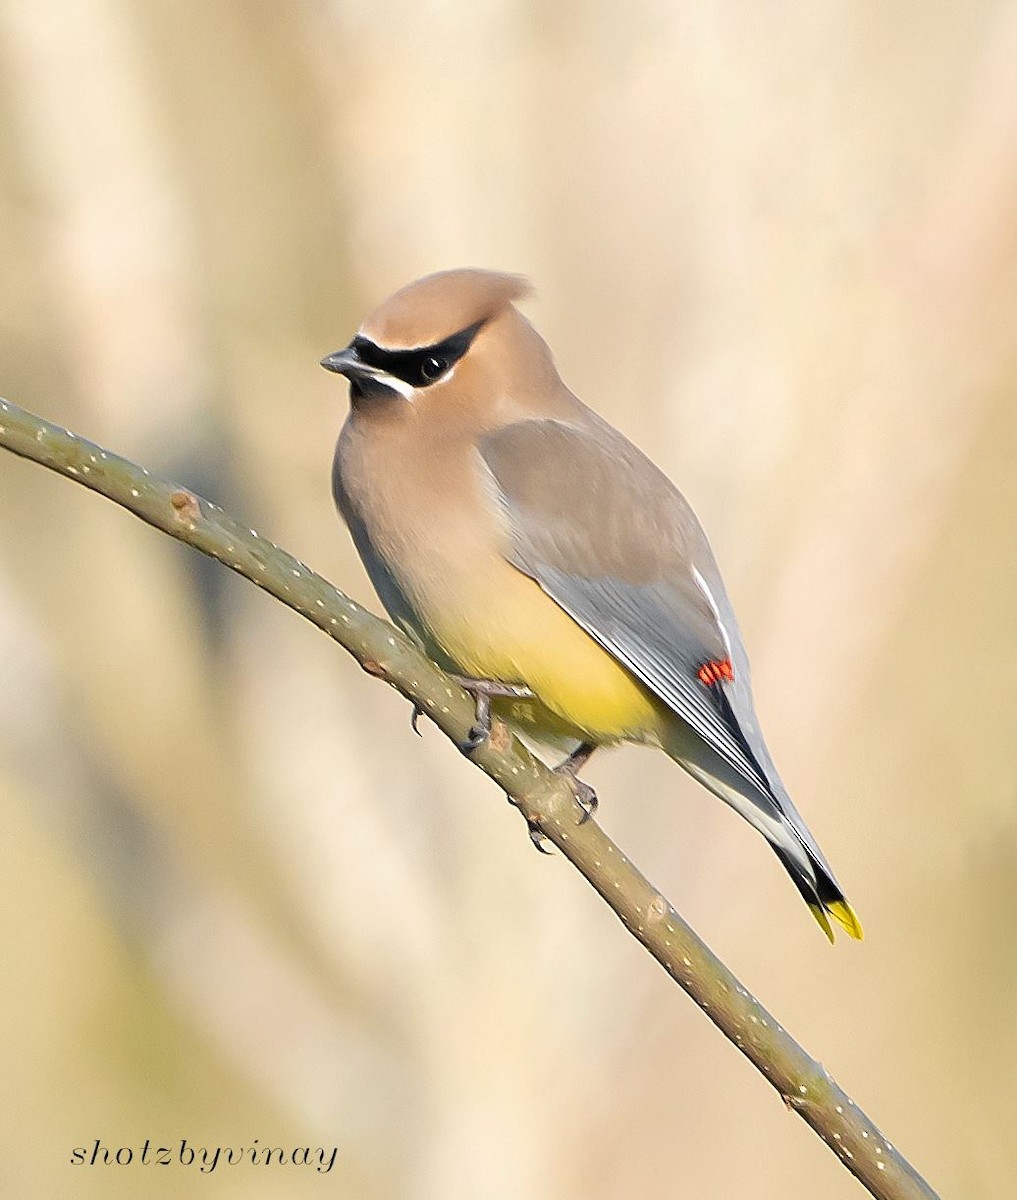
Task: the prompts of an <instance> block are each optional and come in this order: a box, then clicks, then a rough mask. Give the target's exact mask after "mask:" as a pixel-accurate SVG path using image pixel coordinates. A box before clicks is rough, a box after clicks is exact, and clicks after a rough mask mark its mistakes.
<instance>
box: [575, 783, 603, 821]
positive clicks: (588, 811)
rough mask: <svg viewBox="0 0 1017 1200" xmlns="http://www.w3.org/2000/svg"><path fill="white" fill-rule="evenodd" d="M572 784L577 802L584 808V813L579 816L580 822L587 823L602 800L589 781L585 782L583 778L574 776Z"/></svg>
mask: <svg viewBox="0 0 1017 1200" xmlns="http://www.w3.org/2000/svg"><path fill="white" fill-rule="evenodd" d="M572 786H573V787H574V788H575V792H576V803H577V804H578V805H579V807H580V808H581V809H582V813H583V815H582V816H581V817H580V818H579V824H580V825H585V824H586V822H587V821H588V820H589V819H590V817H592V816H593V814H594V813H595V812H596V811H597V808H598V806H599V805H600V801H599V800H598V799H597V793H596V792H595V791H594V790H593V788H591V787H590V785H589V784H588V783H583V781H582V780H581V779H576V778H573V780H572Z"/></svg>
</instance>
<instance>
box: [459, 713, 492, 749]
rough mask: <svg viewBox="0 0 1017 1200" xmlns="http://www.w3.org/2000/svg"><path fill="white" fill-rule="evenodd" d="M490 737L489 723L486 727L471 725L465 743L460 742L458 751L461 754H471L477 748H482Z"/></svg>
mask: <svg viewBox="0 0 1017 1200" xmlns="http://www.w3.org/2000/svg"><path fill="white" fill-rule="evenodd" d="M490 736H491V722H490V720H489V721H488V722H487V724H486V725H479V724H477V725H471V726H470V729H469V732H468V733H467V735H466V741H464V742H460V744H459V749H460V750H461V751H462V752H463V754H472V753H473V751H474V750H476V749H477V748H478V747H479V746H482V745H483V744H484V743H485V742H486V741H487V739H488V738H489V737H490Z"/></svg>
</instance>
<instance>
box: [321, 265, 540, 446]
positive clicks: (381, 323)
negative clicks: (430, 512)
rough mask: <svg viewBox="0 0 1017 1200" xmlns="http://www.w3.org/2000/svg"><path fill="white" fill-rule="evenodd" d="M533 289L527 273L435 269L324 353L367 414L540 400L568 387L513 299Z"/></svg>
mask: <svg viewBox="0 0 1017 1200" xmlns="http://www.w3.org/2000/svg"><path fill="white" fill-rule="evenodd" d="M529 290H530V288H529V285H528V284H527V282H526V281H525V280H524V279H522V278H521V277H520V276H518V275H506V274H502V273H500V272H498V271H482V270H474V269H461V270H454V271H441V272H439V273H438V274H436V275H427V276H425V277H424V278H423V279H418V280H416V281H415V282H414V283H410V284H407V285H406V286H405V287H403V288H400V289H399V291H398V292H395V293H394V294H393V295H392V296H389V298H388V299H387V300H385V301H384V302H383V303H382V304H381V305H379V306H378V308H376V309H375V310H374V312H372V313H371V315H370V316H369V317H368V318H367V320H366V321H364V323H363V324H362V325H361V327H360V329H359V331H358V332H357V335H356V336H355V337H354V339H353V340H352V341H351V342H350V344H349V345H348V346H347V347H345V349H343V350H337V351H335V353H334V354H329V355H328V356H327V357H326V358H323V359H322V360H321V365H322V366H323V367H325V369H326V370H329V371H336V372H337V373H339V374H340V375H345V376H346V378H347V379H349V381H350V400H351V403H352V404H353V406H354V408H355V409H357V410H362V411H364V412H365V413H366V412H367V411H368V410H371V409H374V408H375V407H376V406H377V404H378V403H381V404H382V405H383V406H384V407H386V408H388V407H389V406H390V405H391V404H400V403H407V402H408V403H410V404H412V405H414V407H415V408H418V409H419V408H426V409H429V410H432V411H439V410H444V411H451V410H452V409H461V408H462V407H463V406H466V407H467V408H469V409H470V410H472V411H473V412H474V413H475V414H476V415H477V416H478V417H480V418H481V423H485V421H484V417H485V416H487V417H490V416H494V415H495V414H494V412H493V411H486V412H485V410H491V409H493V408H498V407H500V401H501V400H504V399H505V397H506V396H511V397H512V404H513V407H517V406H518V404H519V403H520V402H522V403H523V404H524V405H526V404H527V403H528V402H529V403H531V404H536V406H537V407H539V400H540V398H541V396H542V395H551V396H553V395H554V394H555V393H556V392H557V391H558V390H559V389H561V388H562V385H561V383H560V380H559V379H558V374H557V371H556V370H555V367H554V363H553V361H552V359H551V354H550V351H549V350H548V348H547V346H546V344H545V343H544V341H543V339H542V338H541V337H540V336H539V334H538V333H537V332H536V331H535V330H534V329H533V327H532V326H531V325H530V323H529V322H528V321H527V320H526V319H525V318H524V317H523V316H522V315H521V314H520V313H519V312H518V310H517V309H516V308H515V305H514V303H513V301H515V300H518V299H521V298H522V297H523V296H525V295H527V294H528V292H529Z"/></svg>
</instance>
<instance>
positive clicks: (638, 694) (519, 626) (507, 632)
mask: <svg viewBox="0 0 1017 1200" xmlns="http://www.w3.org/2000/svg"><path fill="white" fill-rule="evenodd" d="M475 582H476V581H475ZM470 592H471V593H472V595H471V596H470V601H471V602H470V603H466V604H463V605H462V606H461V607H459V608H458V609H456V610H455V611H450V610H449V608H447V607H446V608H444V609H443V610H441V611H440V612H439V613H438V614H437V615H436V617H435V619H434V620H433V621H432V622H431V623H430V625H429V628H428V630H427V631H425V641H427V642H433V644H434V646H433V648H434V649H436V650H437V651H438V652H439V655H440V657H446V658H447V659H448V660H449V661H450V662H451V664H452V665H453V666H454V668H455V670H457V671H458V672H459V673H460V674H462V675H468V676H470V677H472V678H476V679H496V680H500V681H502V682H506V683H522V684H525V685H526V686H527V687H528V688H529V689H530V690H531V691H532V692H533V693H534V696H535V697H536V700H535V701H533V700H523V701H518V700H512V701H501V702H498V703H496V705H495V711H496V712H498V713H499V715H501V716H503V717H504V718H505V719H506V720H510V721H512V722H513V723H514V724H518V725H519V726H521V727H523V728H524V729H528V730H529V731H530V732H531V733H533V735H534V736H535V737H538V738H540V737H544V738H552V739H555V740H557V739H559V738H579V739H580V740H582V741H589V742H594V743H601V742H610V741H650V742H658V741H659V739H660V734H661V714H662V709H661V706H660V704H659V701H657V700H656V699H655V698H654V697H653V696H652V694H651V693H650V692H648V691H647V689H646V688H645V687H643V685H642V684H641V683H639V682H638V681H637V680H636V679H635V678H634V677H633V676H632V675H631V674H630V673H629V672H628V671H627V670H626V669H625V668H624V667H623V666H621V664H620V663H618V661H617V660H616V659H614V658H613V657H612V656H611V655H610V654H608V652H607V651H606V650H604V649H603V648H602V647H601V646H600V645H598V643H597V642H595V641H594V640H593V638H591V637H590V636H589V634H587V633H586V632H584V630H583V629H582V628H581V627H580V626H579V625H577V624H576V622H575V621H573V620H572V618H571V617H570V616H569V615H568V614H567V613H566V612H565V611H564V610H563V609H561V608H559V607H558V605H557V604H556V603H555V602H554V601H553V600H552V599H551V598H550V597H549V596H547V595H546V594H545V593H544V592H543V591H541V589H540V587H539V586H538V585H537V584H536V583H534V582H533V580H531V579H529V578H528V577H527V576H525V575H523V574H521V573H520V572H518V571H516V570H515V569H514V568H512V567H510V566H508V564H505V570H504V572H500V571H499V572H498V579H497V581H496V586H494V587H486V586H485V587H480V588H471V589H470ZM478 592H483V593H485V594H484V595H482V596H481V595H479V594H478ZM446 603H447V597H446ZM442 652H443V653H442Z"/></svg>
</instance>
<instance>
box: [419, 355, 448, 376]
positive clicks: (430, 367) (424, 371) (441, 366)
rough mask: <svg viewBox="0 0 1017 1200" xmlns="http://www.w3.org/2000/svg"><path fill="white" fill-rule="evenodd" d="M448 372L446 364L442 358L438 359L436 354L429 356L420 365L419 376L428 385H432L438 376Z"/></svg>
mask: <svg viewBox="0 0 1017 1200" xmlns="http://www.w3.org/2000/svg"><path fill="white" fill-rule="evenodd" d="M447 370H448V362H447V360H446V359H444V358H439V357H438V355H436V354H429V355H428V356H427V358H425V359H424V361H423V362H422V363H421V364H420V374H421V375H422V376H423V377H424V378H425V379H426V380H427V382H428V383H434V381H435V380H436V379H437V378H439V376H441V375H444V374H445V372H446V371H447Z"/></svg>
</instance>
